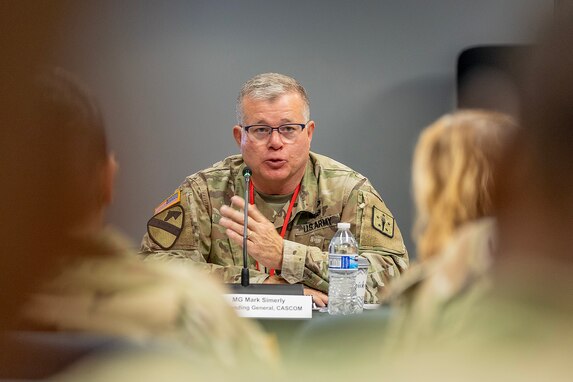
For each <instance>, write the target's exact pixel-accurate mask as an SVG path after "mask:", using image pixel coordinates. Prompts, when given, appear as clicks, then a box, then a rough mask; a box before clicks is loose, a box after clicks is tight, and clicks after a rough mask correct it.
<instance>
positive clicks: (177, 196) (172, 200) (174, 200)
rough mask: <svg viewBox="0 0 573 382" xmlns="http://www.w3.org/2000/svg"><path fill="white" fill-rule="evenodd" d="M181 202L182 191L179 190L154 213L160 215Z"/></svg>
mask: <svg viewBox="0 0 573 382" xmlns="http://www.w3.org/2000/svg"><path fill="white" fill-rule="evenodd" d="M180 201H181V191H180V190H177V191H175V193H173V195H171V196H170V197H168V198H167V199H165V200H164V201H162V202H161V203H160V204H159V205H158V206H157V207H156V208H155V211H154V213H155V214H158V213H160V212H161V211H163V210H164V209H166V208H169V207H171V206H173V205H175V204H177V203H179V202H180Z"/></svg>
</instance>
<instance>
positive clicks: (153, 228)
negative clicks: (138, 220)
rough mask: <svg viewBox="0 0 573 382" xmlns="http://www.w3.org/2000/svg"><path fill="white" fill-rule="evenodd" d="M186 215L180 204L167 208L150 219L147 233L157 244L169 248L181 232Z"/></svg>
mask: <svg viewBox="0 0 573 382" xmlns="http://www.w3.org/2000/svg"><path fill="white" fill-rule="evenodd" d="M184 217H185V213H184V212H183V207H181V206H179V205H177V206H173V207H171V208H168V209H165V210H163V211H161V212H160V213H158V214H156V215H155V216H153V217H152V218H151V219H149V221H148V222H147V233H148V234H149V237H150V238H151V240H153V242H154V243H155V244H157V245H158V246H160V247H161V248H162V249H169V248H171V247H172V246H173V244H175V241H176V240H177V238H178V237H179V235H180V234H181V231H182V228H183V218H184Z"/></svg>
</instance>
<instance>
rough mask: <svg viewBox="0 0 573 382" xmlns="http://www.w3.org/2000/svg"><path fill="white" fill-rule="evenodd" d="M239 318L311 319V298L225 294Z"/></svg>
mask: <svg viewBox="0 0 573 382" xmlns="http://www.w3.org/2000/svg"><path fill="white" fill-rule="evenodd" d="M224 296H225V298H226V299H227V301H228V302H229V303H230V304H231V306H233V308H235V310H236V311H237V314H238V315H239V316H241V317H251V318H298V319H301V318H312V297H311V296H296V295H272V294H226V295H224Z"/></svg>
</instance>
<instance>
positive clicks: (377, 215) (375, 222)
mask: <svg viewBox="0 0 573 382" xmlns="http://www.w3.org/2000/svg"><path fill="white" fill-rule="evenodd" d="M372 227H374V229H375V230H376V231H378V232H380V233H382V234H384V235H386V236H388V237H394V218H393V217H392V216H390V215H388V214H386V213H384V212H382V211H381V210H379V209H378V208H376V206H373V207H372Z"/></svg>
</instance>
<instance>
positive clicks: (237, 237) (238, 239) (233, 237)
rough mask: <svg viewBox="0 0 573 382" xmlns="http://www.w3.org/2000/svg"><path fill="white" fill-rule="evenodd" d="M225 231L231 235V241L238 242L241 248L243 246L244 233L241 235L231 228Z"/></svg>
mask: <svg viewBox="0 0 573 382" xmlns="http://www.w3.org/2000/svg"><path fill="white" fill-rule="evenodd" d="M225 233H226V234H227V236H228V237H229V239H230V240H231V241H233V242H234V243H235V244H237V245H239V246H240V247H241V248H243V235H242V234H241V235H239V234H238V233H236V232H235V231H233V230H230V229H227V230H225ZM247 247H248V245H247ZM247 249H248V248H247Z"/></svg>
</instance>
